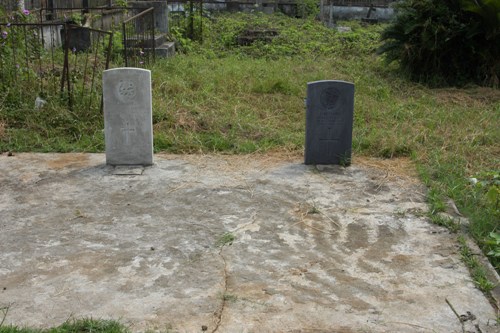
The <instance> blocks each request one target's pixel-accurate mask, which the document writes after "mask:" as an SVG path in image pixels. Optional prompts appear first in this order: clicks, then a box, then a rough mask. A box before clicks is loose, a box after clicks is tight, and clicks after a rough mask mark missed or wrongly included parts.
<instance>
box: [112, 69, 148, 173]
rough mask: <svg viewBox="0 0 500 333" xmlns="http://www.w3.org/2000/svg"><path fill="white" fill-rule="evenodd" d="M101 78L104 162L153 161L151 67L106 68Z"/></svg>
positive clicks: (146, 163)
mask: <svg viewBox="0 0 500 333" xmlns="http://www.w3.org/2000/svg"><path fill="white" fill-rule="evenodd" d="M102 81H103V84H102V87H103V99H104V135H105V144H106V164H110V165H151V164H153V112H152V96H151V71H149V70H147V69H140V68H114V69H109V70H106V71H104V73H103V79H102Z"/></svg>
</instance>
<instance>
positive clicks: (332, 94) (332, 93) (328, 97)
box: [319, 87, 340, 109]
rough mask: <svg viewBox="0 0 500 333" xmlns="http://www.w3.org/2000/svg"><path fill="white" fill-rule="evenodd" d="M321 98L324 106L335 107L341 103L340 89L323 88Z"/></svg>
mask: <svg viewBox="0 0 500 333" xmlns="http://www.w3.org/2000/svg"><path fill="white" fill-rule="evenodd" d="M319 100H320V102H321V105H323V107H324V108H327V109H334V108H336V107H337V105H338V104H339V101H340V92H339V91H338V89H336V88H333V87H330V88H326V89H323V91H322V92H321V95H320V97H319Z"/></svg>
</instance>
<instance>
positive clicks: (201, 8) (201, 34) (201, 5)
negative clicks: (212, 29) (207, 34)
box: [200, 0, 203, 42]
mask: <svg viewBox="0 0 500 333" xmlns="http://www.w3.org/2000/svg"><path fill="white" fill-rule="evenodd" d="M200 42H203V0H200Z"/></svg>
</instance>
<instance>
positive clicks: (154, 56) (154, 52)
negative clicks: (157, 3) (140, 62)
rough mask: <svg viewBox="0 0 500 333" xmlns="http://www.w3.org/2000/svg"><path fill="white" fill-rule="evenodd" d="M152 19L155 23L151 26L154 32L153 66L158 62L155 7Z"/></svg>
mask: <svg viewBox="0 0 500 333" xmlns="http://www.w3.org/2000/svg"><path fill="white" fill-rule="evenodd" d="M151 18H152V21H153V24H152V25H151V28H152V30H153V43H152V44H153V47H152V49H153V64H154V63H155V62H156V38H155V27H156V22H155V8H154V7H153V11H151Z"/></svg>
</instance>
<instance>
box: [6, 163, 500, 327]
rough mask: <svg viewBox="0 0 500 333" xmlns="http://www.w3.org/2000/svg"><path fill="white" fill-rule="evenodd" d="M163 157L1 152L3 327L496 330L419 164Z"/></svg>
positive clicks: (488, 306)
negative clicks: (111, 322)
mask: <svg viewBox="0 0 500 333" xmlns="http://www.w3.org/2000/svg"><path fill="white" fill-rule="evenodd" d="M155 160H156V164H155V165H154V166H152V167H148V168H144V169H142V168H139V169H137V168H135V169H134V168H132V169H131V170H130V172H127V170H123V169H121V170H115V169H114V168H113V167H111V166H106V165H105V157H104V155H103V154H16V155H15V156H10V157H9V156H7V155H6V154H4V155H1V156H0V181H1V182H0V190H1V191H0V211H1V213H0V214H1V215H0V308H1V307H4V306H9V312H8V314H7V318H6V321H5V323H4V325H5V324H15V325H20V326H24V325H29V326H35V327H47V326H51V325H58V324H61V323H62V322H64V321H65V320H67V319H68V318H81V317H93V318H102V319H109V318H112V319H117V320H120V321H121V322H123V323H125V324H126V325H128V326H129V327H130V329H131V330H132V331H134V332H142V331H145V330H160V331H163V332H165V331H169V332H201V331H202V328H203V329H206V331H208V332H215V331H217V332H447V333H448V332H462V324H461V323H460V321H459V320H458V318H457V316H456V315H455V314H454V312H453V311H452V309H451V307H453V308H454V309H455V310H456V312H457V314H458V315H466V316H467V315H468V312H470V314H471V315H472V316H468V317H467V318H468V320H467V321H465V322H464V323H463V324H464V325H465V329H466V330H467V331H471V332H484V333H486V332H498V330H499V328H498V326H494V319H495V318H496V316H497V314H496V312H495V310H494V308H493V307H492V305H491V304H490V303H489V302H488V300H487V299H486V297H485V296H484V295H483V294H482V293H481V292H480V291H479V290H477V289H476V288H475V287H474V285H473V282H472V280H471V277H470V276H469V273H468V271H467V269H466V268H465V267H464V265H463V263H462V262H461V261H460V255H459V253H458V246H457V241H456V235H453V234H450V233H449V232H448V231H447V230H446V229H444V228H441V227H438V226H436V225H433V224H431V223H429V221H428V220H427V218H426V217H425V215H424V213H425V211H426V210H427V206H426V204H425V202H424V196H425V189H424V188H423V187H422V185H420V184H419V183H418V182H417V181H416V180H415V178H413V177H412V176H411V175H409V174H408V172H407V171H408V170H409V169H411V165H410V164H406V165H403V167H401V166H399V167H398V168H394V167H391V164H390V163H391V162H384V163H386V164H384V163H382V162H380V161H376V160H361V159H356V158H355V159H354V161H353V165H352V166H350V167H348V168H342V167H338V166H336V167H324V166H323V167H322V166H318V167H315V166H305V165H303V164H302V162H301V161H302V157H300V156H295V157H294V156H292V157H287V156H284V155H283V154H281V155H273V154H270V155H249V156H201V155H200V156H173V155H157V156H155ZM400 162H401V161H400ZM374 166H375V167H374ZM233 238H234V239H233ZM447 300H448V302H449V304H448V302H447ZM464 318H465V317H464ZM475 325H477V328H476V326H475ZM479 329H480V330H481V331H479Z"/></svg>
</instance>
